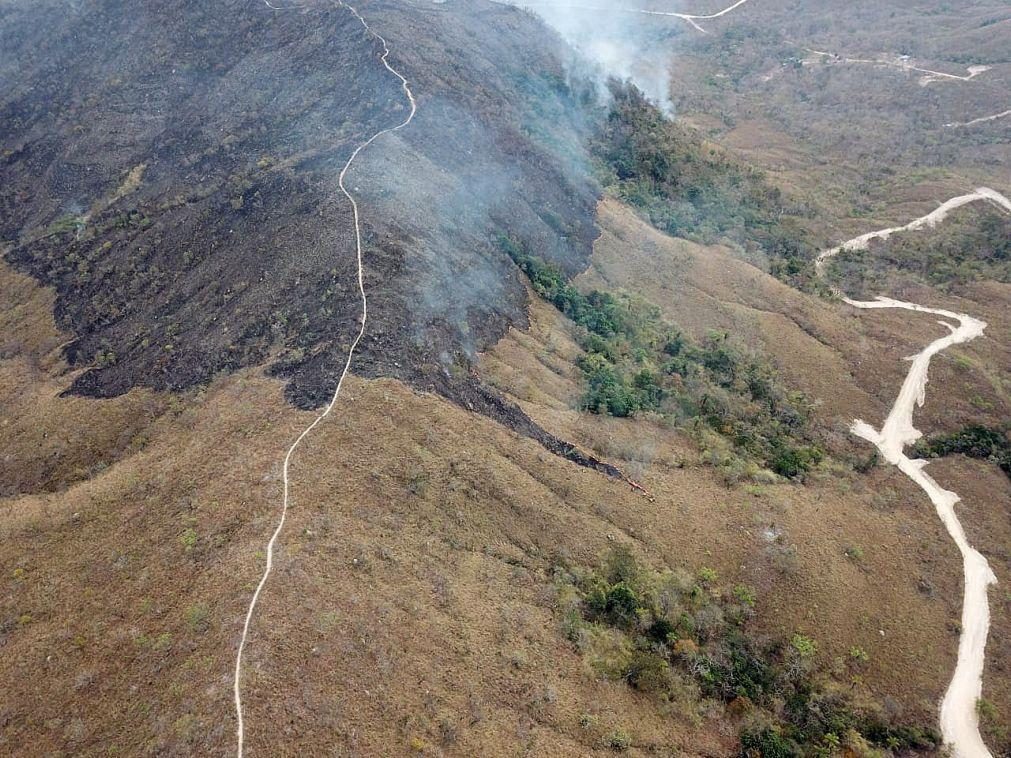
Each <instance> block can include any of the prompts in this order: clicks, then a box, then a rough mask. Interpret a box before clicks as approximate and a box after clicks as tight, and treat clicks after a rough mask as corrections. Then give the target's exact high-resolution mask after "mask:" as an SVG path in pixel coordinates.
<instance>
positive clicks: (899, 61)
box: [804, 47, 990, 87]
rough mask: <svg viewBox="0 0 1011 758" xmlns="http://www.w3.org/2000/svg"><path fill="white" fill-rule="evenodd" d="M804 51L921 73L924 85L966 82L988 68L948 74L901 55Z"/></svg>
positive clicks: (982, 67) (969, 69) (814, 54)
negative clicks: (863, 56) (867, 56)
mask: <svg viewBox="0 0 1011 758" xmlns="http://www.w3.org/2000/svg"><path fill="white" fill-rule="evenodd" d="M804 50H805V52H808V53H810V54H811V55H813V56H815V57H816V58H827V59H828V60H829V61H830V62H832V63H855V64H864V65H869V66H880V67H883V68H894V69H898V70H899V71H906V72H909V71H915V72H916V73H918V74H922V76H921V77H920V80H919V81H920V86H921V87H926V86H927V85H928V84H930V83H931V82H941V81H955V82H968V81H971V80H972V79H975V78H976V77H977V76H979V75H980V74H984V73H986V72H987V71H989V70H990V67H989V66H981V65H977V66H969V67H968V68H967V69H966V73H965V74H964V75H962V74H949V73H947V72H945V71H934V70H933V69H930V68H920V67H919V66H914V65H913V63H912V61H910V60H908V59H906V58H901V57H887V56H881V57H878V58H847V57H846V56H845V55H839V54H838V53H829V52H825V51H824V50H814V49H812V48H810V47H805V48H804Z"/></svg>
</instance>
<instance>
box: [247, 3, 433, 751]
mask: <svg viewBox="0 0 1011 758" xmlns="http://www.w3.org/2000/svg"><path fill="white" fill-rule="evenodd" d="M264 2H265V3H266V4H267V5H268V7H271V8H274V9H275V10H287V9H286V8H285V9H282V8H276V7H275V6H272V5H270V3H269V2H268V0H264ZM336 4H337V6H338V7H340V8H346V9H347V10H348V12H350V13H351V14H352V15H353V16H354V17H355V18H356V19H358V21H359V22H360V23H361V25H362V26H363V27H364V28H365V32H366V33H367V34H368V35H369V36H371V37H373V38H374V39H376V40H377V41H378V42H379V43H380V44H381V45H382V48H383V53H382V55H381V56H380V57H379V60H380V61H381V62H382V64H383V66H385V67H386V70H387V71H389V72H390V73H391V74H393V75H394V76H396V77H397V78H398V79H399V80H400V84H401V87H402V89H403V90H404V94H405V95H406V97H407V100H408V102H409V104H410V111H409V113H408V115H407V118H405V119H404V120H403V121H402V122H400V123H399V124H397V125H396V126H391V127H387V128H386V129H382V130H380V131H378V132H376V133H375V134H373V135H372V136H371V137H369V138H368V139H367V140H366V141H365V142H363V143H362V144H360V145H359V146H358V147H356V148H355V149H354V151H353V152H352V153H351V155H350V157H348V160H347V163H345V164H344V168H343V169H342V170H341V172H340V174H339V176H338V179H337V184H338V186H339V188H340V191H341V193H343V195H344V196H345V197H346V198H347V199H348V201H349V202H350V203H351V210H352V213H353V216H354V226H355V255H356V258H357V262H358V292H359V294H360V295H361V301H362V313H361V319H360V323H359V329H358V334H357V335H356V336H355V338H354V341H353V342H352V343H351V347H350V349H349V350H348V357H347V361H346V362H345V364H344V370H343V371H342V372H341V375H340V379H339V380H338V381H337V387H336V388H335V389H334V393H333V397H331V399H330V403H329V404H328V405H327V406H326V408H324V409H323V412H322V413H320V414H319V415H318V416H317V417H316V418H315V420H314V421H313V422H312V423H311V424H309V426H307V427H306V428H305V429H304V430H302V433H301V434H299V435H298V437H297V438H295V441H294V442H293V443H292V444H291V446H290V447H289V448H288V451H287V452H286V453H285V455H284V467H283V472H284V497H283V500H282V503H281V513H280V518H279V520H278V522H277V528H276V529H275V530H274V533H273V534H272V535H271V537H270V540H269V541H268V542H267V562H266V565H265V567H264V570H263V575H262V576H261V577H260V582H259V584H258V585H257V586H256V591H255V592H254V593H253V597H252V599H251V600H250V601H249V608H248V610H247V611H246V620H245V623H244V624H243V627H242V637H241V639H240V640H239V649H238V652H237V653H236V656H235V677H234V681H233V691H234V695H235V716H236V720H237V726H236V741H237V748H236V754H237V755H238V758H242V754H243V742H244V737H245V729H244V723H243V718H242V687H241V685H242V654H243V652H244V650H245V647H246V641H247V640H248V637H249V626H250V623H251V622H252V619H253V612H254V611H255V610H256V604H257V601H259V599H260V593H261V592H262V591H263V587H264V585H266V583H267V579H268V578H269V576H270V572H271V570H272V568H273V564H274V544H275V543H276V542H277V538H278V537H279V536H280V534H281V530H282V529H283V528H284V521H285V517H286V516H287V515H288V505H289V502H290V489H291V483H290V477H289V468H290V465H291V459H292V456H293V455H294V454H295V451H296V450H297V449H298V447H299V445H300V444H302V441H303V440H304V439H305V438H306V437H307V436H308V435H309V433H310V432H311V431H312V430H313V429H315V428H316V427H317V426H318V425H319V424H320V422H322V421H323V419H325V418H326V417H327V416H329V415H330V413H331V411H333V409H334V406H335V405H336V403H337V397H338V396H339V395H340V391H341V388H342V387H343V386H344V380H345V379H346V378H347V376H348V373H349V372H350V370H351V360H352V358H354V354H355V350H356V349H357V348H358V343H359V342H361V339H362V337H363V336H364V335H365V326H366V324H367V322H368V306H369V303H368V297H367V295H366V294H365V279H364V268H363V265H362V231H361V224H360V221H359V214H358V203H357V202H356V201H355V199H354V197H353V196H352V194H351V193H350V192H348V189H347V187H346V186H345V185H344V179H345V178H346V177H347V174H348V171H350V169H351V166H352V164H353V163H354V162H355V159H356V158H357V157H358V156H359V154H361V152H362V151H363V150H364V149H365V148H367V147H368V146H369V145H371V144H372V143H373V142H375V141H376V140H377V139H379V138H380V137H382V136H383V135H384V134H390V133H392V132H395V131H398V130H400V129H403V128H404V127H405V126H407V125H408V124H410V123H411V121H413V120H414V115H415V113H417V110H418V105H417V102H415V99H414V93H412V92H411V88H410V86H409V85H408V83H407V79H406V78H405V77H404V76H403V74H401V73H400V72H399V71H397V70H396V69H395V68H394V67H393V66H392V65H390V62H389V60H388V58H389V55H390V47H389V45H388V44H387V42H386V40H385V38H383V37H382V36H381V35H380V34H378V33H377V32H375V31H373V29H372V28H371V27H370V26H369V25H368V22H367V21H366V20H365V19H364V17H362V15H361V14H360V13H359V12H358V11H357V10H356V9H355V8H354V7H352V6H351V5H348V4H347V3H345V2H343V0H336Z"/></svg>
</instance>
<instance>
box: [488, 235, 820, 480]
mask: <svg viewBox="0 0 1011 758" xmlns="http://www.w3.org/2000/svg"><path fill="white" fill-rule="evenodd" d="M499 245H500V247H501V248H502V250H503V251H505V252H506V253H507V254H508V255H510V257H512V259H513V260H514V261H516V264H517V265H518V266H519V267H520V268H521V269H522V270H523V271H524V272H525V273H526V275H527V276H528V277H529V278H530V282H531V285H532V286H533V288H534V289H535V290H536V291H537V292H538V293H539V294H540V295H541V296H542V297H544V298H545V299H547V300H549V301H550V302H552V303H553V304H554V305H555V306H556V307H557V308H558V309H559V310H560V311H562V312H563V313H565V314H566V315H567V316H569V317H570V318H571V319H572V320H573V321H574V322H575V323H576V324H577V325H579V326H580V327H581V328H582V329H583V330H584V331H583V334H582V335H581V344H582V347H583V350H584V351H585V353H584V355H582V356H581V357H580V359H579V360H578V362H577V365H578V366H579V368H580V370H581V372H582V374H583V379H584V382H585V392H584V394H583V398H582V402H581V407H582V408H583V409H584V410H587V411H589V412H591V413H599V414H607V415H611V416H616V417H619V418H622V417H627V416H632V415H634V414H636V413H638V412H651V413H659V414H662V415H663V416H665V417H667V418H670V419H671V420H673V421H674V422H681V423H685V424H686V425H687V427H688V429H689V431H691V432H692V433H693V434H695V435H696V436H699V437H701V436H703V435H702V434H701V433H700V428H699V426H698V425H697V424H695V423H694V422H695V420H701V421H702V422H703V423H704V424H705V426H706V427H708V429H710V430H712V431H714V432H716V433H717V434H719V435H721V436H722V437H723V438H724V439H726V440H727V441H729V442H730V444H731V446H732V450H733V453H732V454H731V455H719V456H711V459H712V462H713V464H714V465H717V466H719V467H720V468H721V469H724V470H725V471H726V472H727V473H728V476H727V479H728V480H730V481H736V480H738V479H740V478H741V477H743V476H747V475H749V473H748V472H753V473H754V475H756V476H758V475H761V474H762V473H763V470H762V466H764V467H767V468H771V469H772V470H773V471H775V472H776V473H778V474H779V475H780V476H784V477H787V478H802V477H803V476H804V474H805V473H807V472H808V471H809V470H810V469H811V468H813V467H814V466H815V465H817V463H818V462H819V461H821V459H822V457H823V454H822V451H821V448H820V447H818V446H817V445H816V444H814V443H813V440H812V430H811V428H810V423H809V416H810V414H809V409H808V407H807V405H806V402H805V401H804V399H803V398H802V397H800V396H798V395H796V394H791V393H788V392H787V391H786V390H785V389H784V388H783V387H782V386H781V384H780V382H779V379H778V377H777V375H776V373H775V372H774V371H773V369H772V367H771V366H769V365H768V364H767V363H766V362H763V361H761V360H759V359H758V358H757V357H755V356H753V355H750V354H748V353H747V352H746V351H744V350H742V349H741V348H739V347H737V346H735V345H734V344H733V342H732V341H731V339H730V335H729V334H727V333H726V332H714V333H712V334H710V335H708V336H707V337H706V339H704V340H703V341H702V342H701V343H695V342H693V341H691V340H689V339H688V338H686V337H685V336H684V335H683V334H682V333H681V332H680V331H679V330H678V329H677V328H676V327H674V326H673V325H671V324H669V323H667V322H665V321H664V320H663V318H662V317H661V314H660V311H659V309H658V308H657V307H656V306H654V305H652V304H650V303H647V302H645V301H642V300H640V299H637V298H634V297H631V296H629V295H627V294H619V295H611V294H609V293H605V292H598V291H593V292H590V293H588V294H583V293H581V292H579V291H578V290H576V289H575V288H574V287H572V286H571V285H570V284H568V283H567V282H566V281H565V278H564V275H563V273H562V272H561V270H560V269H558V268H557V267H554V266H552V265H551V264H549V263H546V262H544V261H543V260H541V259H540V258H537V257H536V256H534V255H531V254H530V253H529V252H528V251H527V250H526V249H525V248H524V246H523V245H522V243H520V242H518V241H516V240H513V239H511V238H509V237H500V238H499ZM755 460H757V461H759V462H761V464H762V466H757V465H749V461H755ZM764 473H765V474H766V475H769V474H768V472H767V471H765V472H764Z"/></svg>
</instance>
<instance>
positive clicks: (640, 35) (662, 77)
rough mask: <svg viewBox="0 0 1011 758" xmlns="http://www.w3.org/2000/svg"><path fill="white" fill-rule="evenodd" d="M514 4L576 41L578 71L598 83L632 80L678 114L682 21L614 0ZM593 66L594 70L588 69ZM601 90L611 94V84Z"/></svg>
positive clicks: (666, 109) (512, 0)
mask: <svg viewBox="0 0 1011 758" xmlns="http://www.w3.org/2000/svg"><path fill="white" fill-rule="evenodd" d="M508 2H509V4H511V5H517V6H519V7H522V8H526V9H527V10H529V11H531V12H533V13H536V14H537V15H538V16H540V17H541V18H542V19H544V21H546V22H547V23H548V24H549V25H550V26H552V27H553V28H554V29H555V30H556V31H557V32H558V33H559V34H560V35H561V36H562V38H563V39H564V40H565V41H566V42H568V43H569V45H571V47H572V48H573V49H574V50H575V51H576V53H577V54H578V55H579V57H580V58H581V59H582V61H581V63H582V67H581V68H580V70H578V71H574V73H578V74H579V75H580V76H581V77H587V76H589V77H590V78H593V79H595V80H596V81H597V82H598V84H603V83H604V81H605V80H606V79H608V78H610V77H616V78H618V79H622V80H630V81H631V82H632V83H634V84H635V85H636V86H637V87H638V88H639V89H640V90H642V91H643V93H645V95H646V96H647V97H648V98H649V99H650V100H652V101H653V102H655V103H656V104H657V105H659V106H660V107H661V108H662V109H663V110H664V112H665V113H667V114H668V115H671V114H672V110H673V106H672V103H671V100H670V87H669V81H670V65H671V59H672V55H673V45H672V39H673V38H674V37H675V36H676V35H678V34H681V33H683V32H684V29H683V28H682V27H683V24H682V22H681V21H679V20H677V19H673V18H664V17H658V16H649V17H645V16H641V15H636V14H634V13H629V12H627V10H626V9H623V7H622V3H621V2H615V1H614V0H595V1H594V2H592V3H587V5H579V4H574V3H571V2H567V1H566V0H560V2H557V3H555V2H551V0H508ZM587 64H589V68H590V70H588V71H587V70H584V69H585V68H586V66H587ZM574 65H579V64H578V63H574ZM599 90H600V91H601V92H606V88H605V87H599Z"/></svg>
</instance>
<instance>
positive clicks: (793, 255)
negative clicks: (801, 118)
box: [594, 82, 817, 286]
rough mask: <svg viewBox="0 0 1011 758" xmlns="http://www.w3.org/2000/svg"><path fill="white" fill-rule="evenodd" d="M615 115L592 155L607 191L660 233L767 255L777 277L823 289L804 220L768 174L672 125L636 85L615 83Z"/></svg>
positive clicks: (803, 213) (611, 115) (800, 209)
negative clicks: (813, 264)
mask: <svg viewBox="0 0 1011 758" xmlns="http://www.w3.org/2000/svg"><path fill="white" fill-rule="evenodd" d="M610 90H611V109H610V113H609V114H608V117H607V119H606V122H605V124H604V126H603V128H602V129H601V132H600V134H599V136H598V137H597V139H596V141H595V142H594V151H595V154H596V155H597V156H598V158H599V159H600V160H601V163H602V168H601V174H602V176H601V179H602V183H603V184H604V186H605V187H606V188H607V190H608V191H609V192H611V193H612V194H614V195H616V196H617V197H619V198H621V199H622V200H624V201H626V202H628V203H630V204H631V205H633V206H634V207H636V208H638V209H640V210H641V211H642V212H643V213H645V215H646V216H647V218H648V219H649V221H650V223H652V224H653V225H654V226H656V227H657V228H658V229H660V230H662V231H664V232H667V233H668V234H672V235H675V236H678V237H686V238H689V239H694V240H698V241H700V242H703V243H713V242H718V241H730V242H732V243H734V244H736V245H739V246H741V247H743V248H745V249H746V250H749V251H750V252H752V253H759V252H761V253H764V254H765V255H766V256H767V257H768V258H769V260H770V261H771V268H772V271H773V273H775V274H776V275H777V276H779V277H781V278H783V279H785V280H787V281H789V282H791V283H793V284H796V285H807V286H817V281H816V277H814V276H813V266H812V261H813V259H814V254H815V249H814V247H813V246H812V245H811V244H810V243H809V242H808V240H807V233H806V232H805V231H804V225H803V220H804V217H805V216H809V215H811V211H810V209H808V208H804V207H800V206H798V205H797V204H796V203H792V202H790V201H789V200H788V199H787V198H786V197H784V195H783V194H782V192H781V191H780V190H779V189H778V188H777V187H774V186H773V185H772V184H770V183H769V182H768V181H767V180H766V178H765V176H764V174H763V173H762V172H761V171H759V170H757V169H755V168H754V167H752V166H748V165H746V164H744V163H742V162H740V161H739V160H737V159H735V158H733V157H732V156H731V155H730V154H729V153H727V152H726V151H724V150H722V149H721V148H717V147H716V146H714V145H711V144H707V143H705V142H704V141H703V140H702V139H701V138H700V137H699V136H698V135H697V134H696V133H695V132H693V131H691V130H690V129H688V128H686V127H684V126H682V125H680V124H678V123H677V122H675V121H672V120H671V119H668V118H666V117H665V116H664V115H663V113H662V112H661V111H660V109H659V108H657V107H656V106H655V105H653V104H652V103H650V102H649V100H647V99H646V97H645V96H644V95H643V94H642V93H641V92H640V91H639V90H638V89H636V88H635V87H634V86H632V85H631V84H628V83H622V82H611V84H610Z"/></svg>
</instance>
